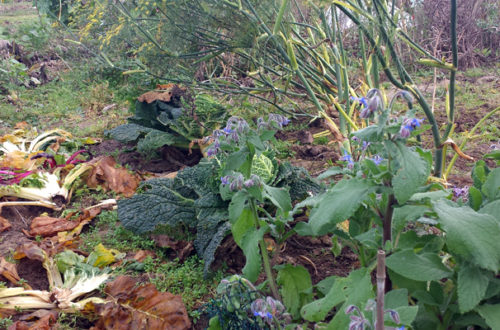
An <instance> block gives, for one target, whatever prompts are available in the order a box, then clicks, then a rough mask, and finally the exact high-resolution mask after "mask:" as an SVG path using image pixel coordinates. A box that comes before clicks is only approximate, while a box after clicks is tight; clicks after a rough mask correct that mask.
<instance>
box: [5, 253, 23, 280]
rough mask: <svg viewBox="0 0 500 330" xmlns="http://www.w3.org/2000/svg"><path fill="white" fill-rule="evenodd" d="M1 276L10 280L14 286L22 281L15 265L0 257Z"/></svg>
mask: <svg viewBox="0 0 500 330" xmlns="http://www.w3.org/2000/svg"><path fill="white" fill-rule="evenodd" d="M0 275H2V276H3V277H5V278H6V279H7V280H9V281H10V282H11V283H12V284H17V282H18V281H19V280H20V279H21V278H20V277H19V275H18V274H17V268H16V265H15V264H12V263H10V262H8V261H7V260H5V259H4V258H3V257H0Z"/></svg>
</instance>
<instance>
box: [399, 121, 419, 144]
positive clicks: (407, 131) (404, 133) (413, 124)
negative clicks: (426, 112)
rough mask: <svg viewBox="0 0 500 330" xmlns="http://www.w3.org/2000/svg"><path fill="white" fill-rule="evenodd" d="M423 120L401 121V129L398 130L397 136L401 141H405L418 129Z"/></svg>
mask: <svg viewBox="0 0 500 330" xmlns="http://www.w3.org/2000/svg"><path fill="white" fill-rule="evenodd" d="M423 121H424V120H423V119H418V118H406V119H405V120H403V124H401V129H400V130H399V135H400V136H401V137H402V138H403V139H407V138H409V137H410V135H411V132H413V131H414V130H415V129H416V128H417V127H420V125H421V124H422V122H423Z"/></svg>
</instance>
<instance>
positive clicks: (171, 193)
mask: <svg viewBox="0 0 500 330" xmlns="http://www.w3.org/2000/svg"><path fill="white" fill-rule="evenodd" d="M178 188H179V187H177V186H176V185H175V182H174V180H171V179H153V180H149V181H146V182H144V183H143V184H142V185H141V187H140V190H141V192H140V193H136V194H135V195H134V196H132V198H128V199H121V200H119V201H118V218H119V219H120V221H121V222H122V224H123V226H124V227H125V228H127V229H129V230H132V231H133V232H136V233H146V232H150V231H153V230H154V229H155V228H156V227H157V226H158V225H169V226H172V227H175V226H176V225H178V224H179V223H183V224H186V225H188V226H189V225H193V224H194V223H195V219H196V210H195V207H194V204H195V200H196V199H197V198H198V196H196V195H195V194H189V195H188V194H186V193H185V194H184V195H183V194H181V193H179V191H178Z"/></svg>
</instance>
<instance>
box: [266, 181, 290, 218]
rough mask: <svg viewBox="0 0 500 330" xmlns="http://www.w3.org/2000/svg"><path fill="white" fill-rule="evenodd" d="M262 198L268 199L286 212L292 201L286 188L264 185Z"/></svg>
mask: <svg viewBox="0 0 500 330" xmlns="http://www.w3.org/2000/svg"><path fill="white" fill-rule="evenodd" d="M264 198H267V199H269V200H270V201H271V202H272V203H273V204H274V205H275V206H276V207H278V208H280V209H281V211H282V212H283V213H287V212H289V211H290V210H291V209H292V201H291V199H290V194H289V193H288V190H287V189H286V188H275V187H271V186H268V185H264Z"/></svg>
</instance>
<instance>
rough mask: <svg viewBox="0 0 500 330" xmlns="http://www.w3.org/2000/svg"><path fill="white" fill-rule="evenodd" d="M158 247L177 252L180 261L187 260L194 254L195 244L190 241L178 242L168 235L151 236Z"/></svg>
mask: <svg viewBox="0 0 500 330" xmlns="http://www.w3.org/2000/svg"><path fill="white" fill-rule="evenodd" d="M151 238H152V239H153V240H154V241H155V243H156V245H158V246H159V247H163V248H170V249H172V250H174V251H175V253H176V254H177V257H178V258H179V260H181V261H182V260H184V259H186V257H187V256H189V255H190V254H191V252H193V249H194V248H193V243H192V242H188V241H181V240H179V241H176V240H174V239H171V238H170V237H168V236H167V235H151Z"/></svg>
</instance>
